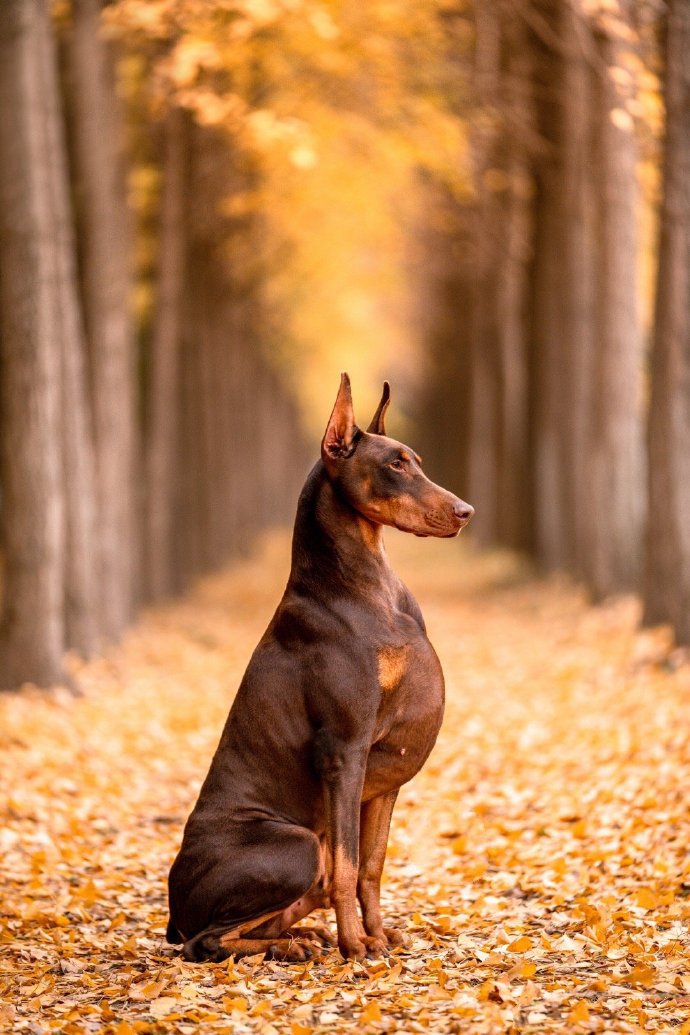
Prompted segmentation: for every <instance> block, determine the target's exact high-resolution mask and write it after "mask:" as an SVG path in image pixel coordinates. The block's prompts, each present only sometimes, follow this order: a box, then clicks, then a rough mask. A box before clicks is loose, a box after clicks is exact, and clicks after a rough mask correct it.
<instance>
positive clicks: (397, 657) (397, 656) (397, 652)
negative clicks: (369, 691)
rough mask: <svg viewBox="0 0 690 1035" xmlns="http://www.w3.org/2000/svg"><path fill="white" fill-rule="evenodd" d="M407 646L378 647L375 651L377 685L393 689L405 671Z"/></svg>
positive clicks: (407, 653) (385, 688)
mask: <svg viewBox="0 0 690 1035" xmlns="http://www.w3.org/2000/svg"><path fill="white" fill-rule="evenodd" d="M409 653H410V648H409V647H380V648H379V650H378V651H377V652H376V657H377V661H378V666H379V686H380V687H381V689H382V690H394V689H395V687H396V686H397V685H398V683H399V682H400V680H401V679H402V677H403V676H404V675H405V672H406V671H407V662H408V656H409Z"/></svg>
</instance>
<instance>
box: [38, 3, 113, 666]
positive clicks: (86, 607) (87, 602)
mask: <svg viewBox="0 0 690 1035" xmlns="http://www.w3.org/2000/svg"><path fill="white" fill-rule="evenodd" d="M40 44H41V49H42V63H41V70H42V75H43V83H42V95H43V98H44V105H45V112H44V115H45V121H46V134H47V138H48V148H49V154H50V161H49V169H50V181H51V182H50V186H51V193H52V199H51V211H52V215H53V227H54V228H53V242H54V246H55V252H56V260H57V270H56V281H55V285H54V288H55V290H54V305H55V317H54V318H55V326H56V327H57V328H58V329H59V332H60V338H61V349H60V355H61V381H62V405H61V407H60V418H61V436H62V453H63V481H62V486H63V494H64V500H65V518H66V548H65V630H66V645H67V646H68V647H70V648H74V649H75V650H77V651H78V652H79V653H80V654H81V655H82V656H84V657H90V656H91V655H93V654H94V652H95V650H96V648H97V646H98V643H99V628H98V615H99V613H100V611H99V599H100V598H99V593H98V585H97V557H98V554H97V545H96V495H95V493H96V488H95V465H94V450H93V433H92V425H91V420H90V412H89V407H88V390H87V380H86V365H85V356H86V341H85V336H84V327H83V320H82V314H81V309H80V299H79V291H78V281H77V264H76V250H75V249H76V241H75V233H74V221H73V214H72V207H71V201H70V193H69V172H68V167H67V148H66V141H65V131H64V124H63V115H62V109H61V105H60V85H59V82H58V75H57V50H56V45H55V39H54V35H53V32H52V28H51V25H50V22H49V21H48V20H45V21H43V22H42V23H41V32H40Z"/></svg>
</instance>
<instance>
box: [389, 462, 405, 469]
mask: <svg viewBox="0 0 690 1035" xmlns="http://www.w3.org/2000/svg"><path fill="white" fill-rule="evenodd" d="M388 466H389V467H392V468H393V470H394V471H402V470H403V469H404V467H405V461H404V460H391V462H390V463H389V465H388Z"/></svg>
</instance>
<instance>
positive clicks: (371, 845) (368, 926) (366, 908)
mask: <svg viewBox="0 0 690 1035" xmlns="http://www.w3.org/2000/svg"><path fill="white" fill-rule="evenodd" d="M397 797H398V792H397V790H394V791H388V792H387V793H386V794H379V795H378V796H377V797H376V798H372V799H371V801H368V802H366V804H364V805H362V814H361V819H360V828H361V829H360V841H359V875H358V879H357V897H358V898H359V903H360V905H361V907H362V918H363V920H364V930H365V931H366V932H367V934H368V935H370V936H371V937H372V938H377V939H378V940H379V941H380V943H381V947H382V948H385V947H386V946H388V945H400V944H401V943H402V941H403V936H402V934H401V933H400V931H397V930H396V929H395V928H393V927H384V926H383V920H382V919H381V903H380V894H381V874H382V873H383V864H384V862H385V859H386V847H387V845H388V833H389V830H390V824H391V816H392V815H393V806H394V805H395V799H396V798H397Z"/></svg>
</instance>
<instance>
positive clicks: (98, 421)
mask: <svg viewBox="0 0 690 1035" xmlns="http://www.w3.org/2000/svg"><path fill="white" fill-rule="evenodd" d="M72 11H73V19H72V38H71V46H70V57H71V62H70V64H71V72H72V79H73V111H74V154H75V168H76V179H77V200H78V213H79V217H80V246H81V269H82V282H83V293H84V314H85V321H86V332H87V338H88V343H89V361H90V363H89V366H90V380H91V392H92V405H93V414H94V433H95V444H96V463H97V490H98V528H99V543H100V553H101V563H100V572H99V574H100V580H101V585H102V588H103V599H102V616H101V625H102V628H103V631H104V634H105V635H106V636H107V637H108V638H113V639H114V638H116V637H118V636H119V635H120V633H121V632H122V631H123V629H124V628H125V626H126V625H127V624H128V623H129V622H130V620H131V619H132V616H133V611H134V602H135V574H136V570H137V567H138V554H139V550H138V542H139V540H138V534H137V533H138V530H139V524H138V521H137V520H136V518H137V514H136V510H137V508H136V503H135V489H134V486H135V478H134V457H135V442H136V417H137V415H136V406H135V381H134V373H135V371H134V331H133V325H132V318H131V314H130V303H131V299H130V291H131V270H130V236H129V219H128V213H127V206H126V200H125V184H124V177H123V175H122V168H121V166H122V162H121V155H120V153H119V148H120V147H121V143H122V140H123V130H122V125H121V118H120V113H119V110H118V104H117V97H116V94H115V81H114V70H113V65H112V61H111V57H112V56H111V54H110V52H109V50H108V48H107V45H106V43H105V41H104V39H103V37H102V35H101V31H100V3H99V0H73V4H72Z"/></svg>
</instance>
